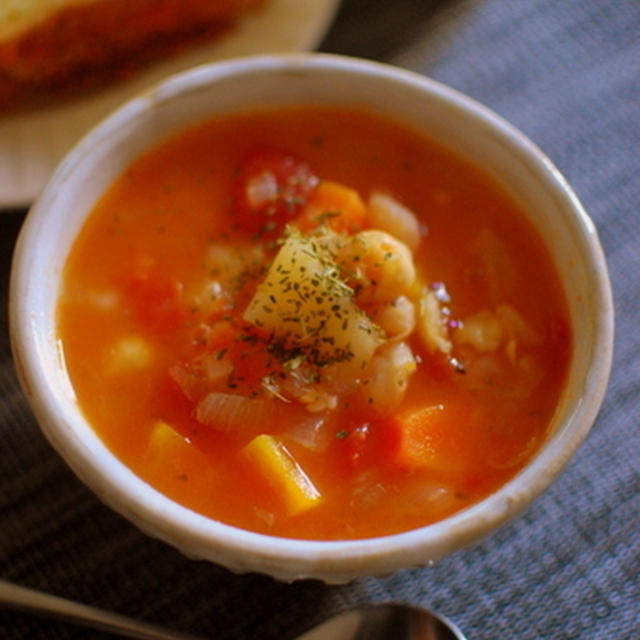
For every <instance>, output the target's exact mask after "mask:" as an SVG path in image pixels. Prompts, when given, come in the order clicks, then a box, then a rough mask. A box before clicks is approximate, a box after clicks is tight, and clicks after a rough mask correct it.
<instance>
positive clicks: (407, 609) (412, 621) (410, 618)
mask: <svg viewBox="0 0 640 640" xmlns="http://www.w3.org/2000/svg"><path fill="white" fill-rule="evenodd" d="M0 608H5V609H13V610H19V611H25V612H28V613H34V614H37V615H41V616H45V617H49V618H57V619H59V620H62V621H64V622H71V623H73V624H77V625H81V626H84V627H89V628H92V629H97V630H99V631H106V632H108V633H113V634H117V635H120V636H124V637H127V638H138V640H203V639H202V638H197V637H196V636H193V635H190V634H187V633H180V632H177V631H171V630H169V629H162V628H160V627H157V626H155V625H151V624H148V623H146V622H141V621H139V620H134V619H133V618H127V617H126V616H122V615H120V614H117V613H111V612H108V611H102V610H101V609H97V608H95V607H90V606H88V605H85V604H80V603H79V602H73V601H72V600H66V599H65V598H58V597H57V596H52V595H49V594H47V593H43V592H41V591H36V590H34V589H28V588H26V587H21V586H19V585H16V584H13V583H11V582H7V581H6V580H0ZM390 638H393V639H394V640H465V637H464V636H463V635H462V633H461V632H460V630H459V629H458V628H457V627H456V626H455V625H454V624H453V623H452V622H450V621H449V620H447V619H446V618H445V617H444V616H441V615H438V614H435V613H433V612H431V611H428V610H427V609H421V608H418V607H411V606H407V605H403V604H396V603H389V604H379V605H369V606H365V607H361V608H358V609H353V610H351V611H346V612H344V613H340V614H338V615H336V616H334V617H332V618H329V619H328V620H326V621H325V622H322V623H321V624H320V625H318V626H317V627H314V628H313V629H310V630H309V631H307V632H305V633H303V634H302V635H301V636H299V637H298V638H297V639H296V640H389V639H390Z"/></svg>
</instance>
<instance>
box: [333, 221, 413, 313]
mask: <svg viewBox="0 0 640 640" xmlns="http://www.w3.org/2000/svg"><path fill="white" fill-rule="evenodd" d="M337 257H338V261H339V262H340V264H341V265H342V267H343V268H344V270H345V271H346V273H347V274H348V279H349V281H350V282H351V283H352V284H353V286H354V287H355V289H356V297H357V299H358V301H359V302H361V303H364V304H370V303H381V302H390V301H392V300H395V299H396V298H397V297H398V296H401V295H408V294H409V293H410V292H411V289H412V287H413V285H414V283H415V280H416V268H415V265H414V264H413V257H412V255H411V251H410V249H409V247H407V245H406V244H404V243H403V242H400V240H397V239H396V238H394V237H393V236H392V235H390V234H388V233H386V232H385V231H378V230H376V229H370V230H367V231H361V232H360V233H358V234H356V235H355V236H353V238H352V240H351V242H349V243H348V244H347V245H346V246H345V247H344V248H342V249H341V250H340V252H339V254H338V256H337Z"/></svg>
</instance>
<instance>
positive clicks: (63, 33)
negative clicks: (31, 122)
mask: <svg viewBox="0 0 640 640" xmlns="http://www.w3.org/2000/svg"><path fill="white" fill-rule="evenodd" d="M264 2H265V0H69V1H68V3H67V4H65V6H64V7H60V8H59V9H58V10H56V11H55V12H53V13H50V14H48V15H46V17H45V18H44V19H41V20H37V19H34V20H33V23H32V26H31V27H29V28H22V29H20V30H19V31H18V33H17V34H14V35H13V36H11V37H9V38H7V39H5V40H1V39H0V110H6V109H10V108H15V107H19V106H23V105H25V104H29V103H32V102H34V101H36V102H37V101H39V100H42V99H51V100H58V99H60V98H61V97H64V96H70V95H74V94H75V93H77V92H83V91H86V90H89V89H92V88H95V87H97V86H101V85H103V84H105V83H110V82H113V81H116V80H118V79H119V78H122V77H126V76H129V75H132V74H134V73H136V72H137V71H139V70H141V69H142V68H144V66H146V65H147V64H149V63H150V62H152V61H153V60H156V59H158V58H161V57H165V56H167V55H171V54H172V53H175V52H176V51H178V50H180V49H183V48H185V47H187V46H189V45H192V44H194V43H198V42H202V41H204V40H208V39H210V38H212V37H215V36H216V35H217V34H219V33H220V31H221V30H222V29H224V28H226V27H228V26H229V25H230V24H231V23H232V22H233V20H234V19H235V18H237V17H238V16H239V15H240V14H241V13H244V12H246V11H247V10H249V9H253V8H254V7H256V6H258V5H260V4H262V3H264ZM0 33H2V30H1V29H0Z"/></svg>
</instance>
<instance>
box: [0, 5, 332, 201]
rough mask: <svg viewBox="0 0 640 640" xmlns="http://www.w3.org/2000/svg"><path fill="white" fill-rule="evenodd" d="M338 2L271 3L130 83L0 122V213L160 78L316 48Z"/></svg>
mask: <svg viewBox="0 0 640 640" xmlns="http://www.w3.org/2000/svg"><path fill="white" fill-rule="evenodd" d="M339 3H340V0H271V2H270V3H269V4H268V5H267V6H266V7H265V8H264V9H263V10H260V11H258V12H256V13H254V14H252V15H249V16H248V17H247V18H245V19H243V20H242V21H241V22H240V23H239V24H238V25H236V26H235V27H234V28H233V30H231V31H230V32H229V33H228V34H226V35H224V36H222V37H220V38H218V39H217V40H215V42H213V43H212V44H210V45H207V46H203V47H198V48H197V49H193V50H191V51H189V52H187V53H184V54H182V55H180V56H178V57H173V58H171V59H170V60H168V61H165V62H161V63H158V64H156V65H154V66H153V67H152V68H150V69H149V70H148V71H147V72H145V73H144V74H140V75H138V76H136V77H135V78H134V79H132V80H131V81H129V82H126V83H122V84H118V85H117V86H114V87H110V88H109V89H107V90H103V91H100V92H98V93H94V94H92V95H90V96H87V97H83V98H82V99H78V100H75V101H72V102H68V103H65V104H63V105H60V106H57V107H47V108H46V109H42V110H39V111H32V112H29V113H23V114H17V115H11V116H5V117H0V210H2V209H3V208H7V209H8V208H11V207H26V206H28V205H29V204H30V203H31V202H32V201H33V200H34V199H35V198H36V196H37V195H38V194H39V193H40V191H41V189H42V188H43V187H44V185H45V183H46V182H47V180H48V179H49V176H50V175H51V173H52V171H53V169H54V168H55V167H56V165H57V164H58V162H59V161H60V160H61V159H62V157H63V156H64V155H65V154H66V152H67V151H68V150H69V149H70V148H71V147H72V146H73V144H74V143H75V142H76V141H77V140H78V139H79V138H80V137H81V136H82V135H83V134H84V133H86V132H87V131H88V130H89V129H90V128H91V127H92V126H93V125H95V124H96V123H97V122H99V121H100V120H102V118H104V117H105V116H106V115H107V114H108V113H110V112H111V111H112V110H113V109H115V108H116V107H117V106H118V105H119V104H121V103H122V102H124V101H125V100H128V99H129V98H131V97H132V96H134V95H135V94H137V93H139V92H140V91H142V90H143V89H145V88H146V87H147V86H149V85H151V84H153V83H155V82H157V81H159V80H160V79H162V78H164V77H166V76H167V75H170V74H172V73H176V72H178V71H182V70H184V69H187V68H189V67H193V66H195V65H198V64H203V63H206V62H212V61H215V60H223V59H226V58H233V57H236V56H244V55H251V54H257V53H285V52H296V51H308V50H311V49H313V48H315V47H316V46H317V44H318V43H319V42H320V39H321V38H322V36H323V35H324V33H325V31H326V29H327V28H328V26H329V24H330V22H331V20H332V18H333V16H334V14H335V11H336V10H337V8H338V5H339Z"/></svg>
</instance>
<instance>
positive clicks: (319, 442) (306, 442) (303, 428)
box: [285, 415, 329, 451]
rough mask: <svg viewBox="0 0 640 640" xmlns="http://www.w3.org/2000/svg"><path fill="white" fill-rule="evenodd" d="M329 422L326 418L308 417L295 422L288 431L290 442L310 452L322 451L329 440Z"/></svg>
mask: <svg viewBox="0 0 640 640" xmlns="http://www.w3.org/2000/svg"><path fill="white" fill-rule="evenodd" d="M328 424H329V420H328V419H327V417H326V416H319V415H311V416H309V415H307V416H305V417H303V418H302V419H300V420H296V421H294V422H293V423H292V424H291V426H289V427H288V428H287V430H286V432H285V433H286V436H287V438H288V439H289V440H292V441H293V442H295V443H297V444H299V445H301V446H303V447H304V448H305V449H309V450H310V451H322V450H324V449H325V448H326V446H327V444H328V440H329V429H328V428H327V426H328Z"/></svg>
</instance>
